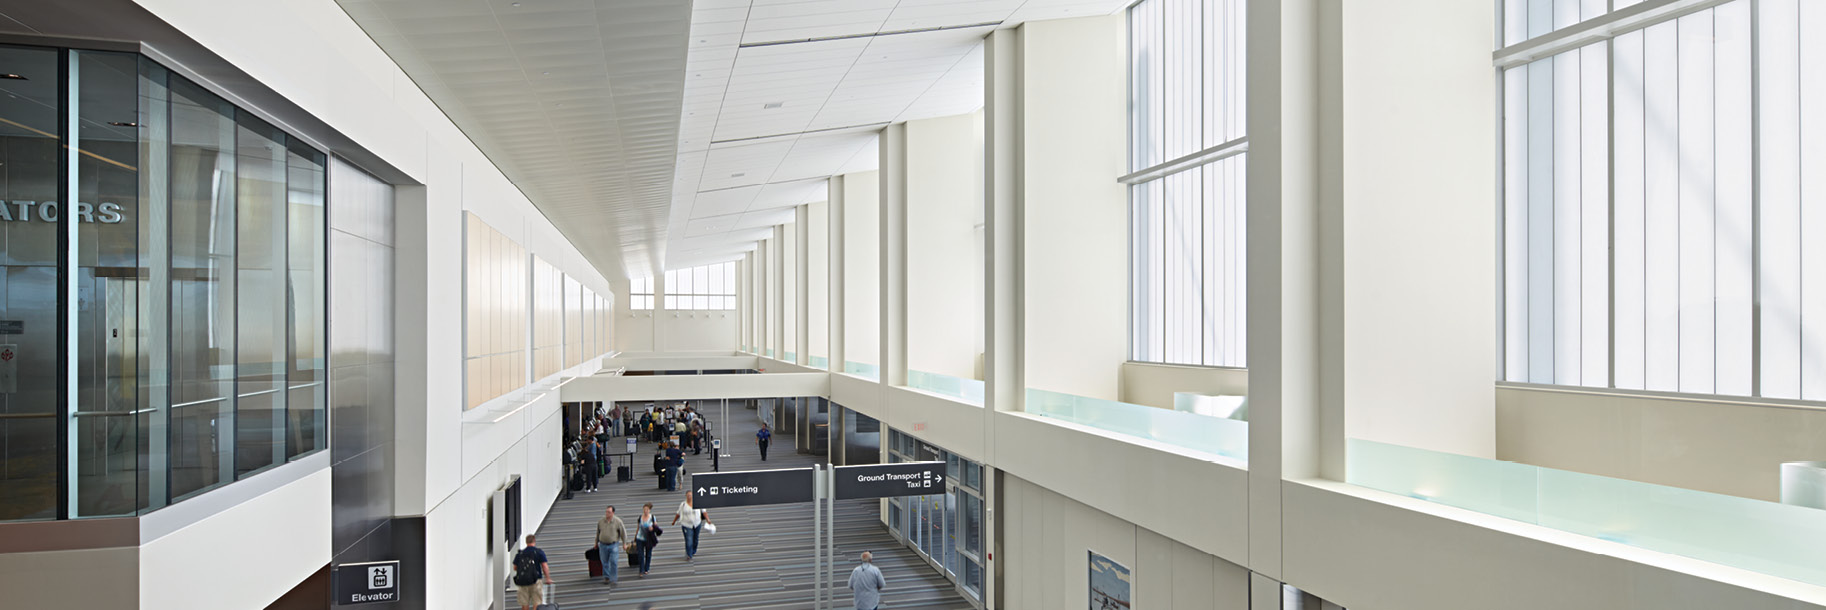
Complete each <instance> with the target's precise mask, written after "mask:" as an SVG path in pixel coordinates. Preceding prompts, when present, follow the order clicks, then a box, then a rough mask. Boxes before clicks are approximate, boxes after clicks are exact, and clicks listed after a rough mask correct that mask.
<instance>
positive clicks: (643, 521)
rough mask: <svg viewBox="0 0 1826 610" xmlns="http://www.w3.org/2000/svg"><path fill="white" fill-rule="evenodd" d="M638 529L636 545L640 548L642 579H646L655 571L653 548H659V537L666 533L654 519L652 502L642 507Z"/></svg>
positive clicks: (635, 537) (635, 536)
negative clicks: (651, 571) (652, 570)
mask: <svg viewBox="0 0 1826 610" xmlns="http://www.w3.org/2000/svg"><path fill="white" fill-rule="evenodd" d="M636 527H637V528H639V529H638V530H637V531H636V533H635V534H634V544H635V545H636V546H639V547H640V577H641V578H646V577H647V571H648V570H651V569H653V547H655V546H659V535H660V533H661V532H664V531H665V530H664V529H662V528H661V527H660V526H659V520H658V519H655V518H654V517H653V503H652V502H648V503H646V504H645V505H643V506H641V507H640V524H639V525H637V526H636Z"/></svg>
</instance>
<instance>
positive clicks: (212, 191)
mask: <svg viewBox="0 0 1826 610" xmlns="http://www.w3.org/2000/svg"><path fill="white" fill-rule="evenodd" d="M234 112H235V110H234V106H232V105H230V104H228V103H227V102H225V101H223V100H222V99H220V98H217V97H216V96H214V95H211V94H210V93H208V92H207V91H204V90H203V88H202V87H198V86H197V85H195V84H192V83H190V82H189V81H186V80H183V79H180V78H175V77H174V78H172V79H171V265H172V269H171V331H170V332H169V333H168V334H167V335H166V337H168V339H169V341H170V342H171V423H170V426H171V428H170V436H171V441H170V442H171V457H170V477H171V497H172V499H173V500H176V499H179V498H182V497H184V496H187V495H189V494H192V493H195V492H197V491H201V490H204V489H208V488H210V487H213V486H215V485H219V484H221V483H223V482H225V481H227V480H228V479H229V477H230V476H231V475H230V473H232V472H233V465H232V464H231V463H230V462H229V460H230V459H231V456H232V455H233V450H232V449H233V446H232V443H233V440H234V435H233V434H232V430H231V429H230V426H231V425H232V422H233V420H232V419H231V418H230V417H229V413H230V412H231V410H232V409H233V407H234V370H235V366H234V365H235V361H236V355H235V340H234V339H235V273H234V269H235V265H236V263H235V187H236V182H235V180H234V176H235V123H234Z"/></svg>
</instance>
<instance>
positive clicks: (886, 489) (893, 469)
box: [833, 462, 945, 500]
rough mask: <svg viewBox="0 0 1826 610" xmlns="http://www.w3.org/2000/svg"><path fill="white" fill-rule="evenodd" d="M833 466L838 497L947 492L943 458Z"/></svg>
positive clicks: (891, 496) (888, 496) (886, 496)
mask: <svg viewBox="0 0 1826 610" xmlns="http://www.w3.org/2000/svg"><path fill="white" fill-rule="evenodd" d="M833 470H834V471H835V472H836V474H835V477H836V481H837V483H836V490H835V491H836V497H837V499H838V500H853V499H857V498H893V497H897V496H923V495H926V494H942V493H945V463H944V462H903V463H899V464H870V465H867V466H838V467H836V468H834V469H833Z"/></svg>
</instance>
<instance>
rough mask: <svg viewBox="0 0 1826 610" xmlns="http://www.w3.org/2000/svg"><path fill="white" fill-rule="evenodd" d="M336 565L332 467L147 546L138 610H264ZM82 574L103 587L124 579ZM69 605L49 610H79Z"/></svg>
mask: <svg viewBox="0 0 1826 610" xmlns="http://www.w3.org/2000/svg"><path fill="white" fill-rule="evenodd" d="M329 563H330V469H329V468H327V467H326V468H323V469H321V470H318V471H316V472H313V473H311V474H309V475H306V476H305V477H304V478H301V479H298V480H296V481H293V482H291V483H288V484H286V485H284V486H282V487H279V488H278V489H274V490H272V491H269V492H266V493H264V494H261V495H259V496H256V497H254V498H253V499H250V500H247V501H245V502H242V503H240V504H236V505H235V506H233V507H231V508H229V509H227V510H224V511H222V512H219V513H216V514H213V515H210V516H209V517H207V518H205V519H202V520H200V521H197V522H195V523H192V524H190V525H188V526H185V527H184V528H182V529H179V530H177V531H175V532H172V533H170V534H166V535H165V536H163V537H160V538H159V539H157V540H153V541H151V542H147V543H145V544H143V545H141V546H140V549H139V606H138V607H139V608H142V609H144V610H162V609H165V608H170V609H172V610H180V609H190V608H196V607H198V605H207V606H210V607H215V608H264V607H266V605H267V604H271V603H273V602H274V601H276V600H278V599H279V597H280V596H282V595H285V593H286V592H287V591H290V590H291V589H292V587H293V586H296V585H297V584H298V583H299V582H301V581H303V580H304V579H305V578H307V577H309V576H310V575H311V574H313V573H315V572H316V571H317V570H318V569H321V568H323V567H324V566H325V565H327V564H329ZM82 572H83V573H85V574H87V575H88V576H89V577H90V578H91V579H100V580H103V581H106V580H110V579H112V578H118V577H122V576H124V575H123V574H121V573H119V572H109V571H103V570H102V569H100V568H96V567H84V568H82ZM205 572H206V573H207V574H208V576H207V577H199V574H200V573H205ZM76 590H78V591H80V590H82V589H81V588H78V589H76ZM68 603H69V602H68V601H67V600H66V601H60V602H59V603H57V604H47V605H46V606H44V607H80V606H71V605H68ZM87 607H93V608H101V607H108V606H87ZM115 607H121V606H115ZM125 607H132V606H125Z"/></svg>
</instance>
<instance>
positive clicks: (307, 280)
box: [285, 141, 329, 459]
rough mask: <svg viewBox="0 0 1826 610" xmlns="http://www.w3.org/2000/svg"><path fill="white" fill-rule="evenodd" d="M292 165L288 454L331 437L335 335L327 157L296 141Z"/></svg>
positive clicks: (289, 161)
mask: <svg viewBox="0 0 1826 610" xmlns="http://www.w3.org/2000/svg"><path fill="white" fill-rule="evenodd" d="M286 168H287V169H286V188H287V205H286V207H287V208H288V210H287V211H288V216H287V218H286V243H287V249H288V253H287V256H286V268H287V269H288V270H289V276H290V280H291V281H290V291H291V295H290V299H289V302H288V305H289V306H290V307H291V312H290V313H291V315H290V325H291V331H292V337H291V339H292V345H291V358H290V360H289V362H290V363H291V368H290V370H288V371H287V373H286V385H287V387H288V388H289V390H288V391H287V397H286V402H285V405H286V407H287V409H288V411H289V417H288V418H287V420H286V428H285V430H286V436H285V439H286V441H285V442H286V452H285V456H286V457H287V458H288V459H289V458H293V457H297V456H300V455H303V454H306V453H309V452H312V451H316V450H318V449H322V448H323V447H324V446H325V444H326V440H327V439H325V438H324V430H325V425H324V423H325V417H326V410H325V403H326V400H327V399H328V396H329V392H328V389H329V388H328V386H327V385H326V384H327V382H328V381H329V378H328V377H327V376H326V374H325V370H326V369H325V366H326V364H327V363H326V361H325V358H326V357H327V354H328V353H329V352H328V349H327V343H328V340H329V337H328V336H327V335H326V334H325V333H326V330H327V327H326V325H325V323H324V312H325V307H326V303H327V301H326V298H327V297H328V294H329V293H328V291H327V290H326V288H325V286H324V281H325V278H326V277H327V276H326V272H327V271H328V264H327V263H326V261H325V259H324V256H325V247H324V240H325V239H326V233H325V232H324V230H325V224H324V223H325V220H326V218H325V216H324V210H325V208H324V190H325V183H324V156H323V154H321V153H318V152H317V151H315V150H311V149H310V148H307V147H305V146H303V145H302V144H300V143H298V142H295V141H294V142H293V143H292V146H291V149H290V150H289V151H287V153H286Z"/></svg>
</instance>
